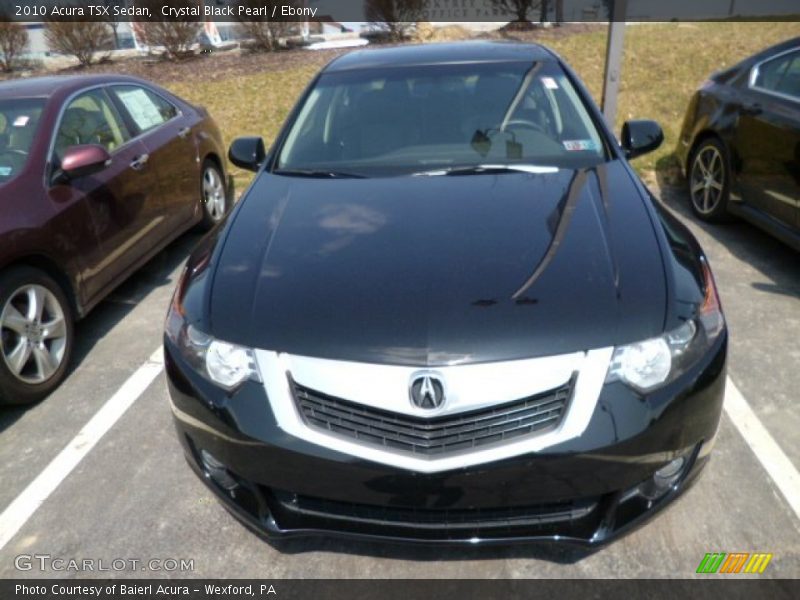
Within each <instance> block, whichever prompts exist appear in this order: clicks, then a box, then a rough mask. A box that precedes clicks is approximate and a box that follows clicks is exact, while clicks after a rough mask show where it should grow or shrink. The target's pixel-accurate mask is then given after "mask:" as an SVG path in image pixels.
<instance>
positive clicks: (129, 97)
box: [112, 85, 178, 133]
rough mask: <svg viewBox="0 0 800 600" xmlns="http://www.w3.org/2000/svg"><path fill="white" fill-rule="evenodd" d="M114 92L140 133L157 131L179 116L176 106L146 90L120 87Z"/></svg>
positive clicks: (134, 87) (113, 89) (130, 86)
mask: <svg viewBox="0 0 800 600" xmlns="http://www.w3.org/2000/svg"><path fill="white" fill-rule="evenodd" d="M112 91H113V92H114V95H115V96H116V97H117V98H118V99H119V101H120V102H121V103H122V105H123V106H124V107H125V110H127V111H128V114H129V115H130V117H131V120H132V121H133V123H134V124H135V125H136V128H137V129H138V130H139V133H144V132H145V131H149V130H151V129H155V128H156V127H158V126H159V125H162V124H163V123H166V122H167V121H169V120H171V119H174V118H175V117H176V116H177V115H178V109H177V108H176V107H175V105H173V104H172V103H170V102H167V101H166V100H165V99H164V98H162V97H161V96H159V95H158V94H155V93H153V92H151V91H150V90H148V89H146V88H143V87H139V86H136V85H118V86H114V87H113V88H112Z"/></svg>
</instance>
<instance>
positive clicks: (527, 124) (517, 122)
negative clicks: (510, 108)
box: [506, 119, 547, 135]
mask: <svg viewBox="0 0 800 600" xmlns="http://www.w3.org/2000/svg"><path fill="white" fill-rule="evenodd" d="M512 126H515V127H521V128H523V129H531V130H533V131H538V132H540V133H543V134H545V135H547V132H546V131H545V130H544V127H542V126H541V125H539V123H536V122H534V121H528V120H527V119H512V120H510V121H509V122H508V123H506V130H508V128H509V127H512Z"/></svg>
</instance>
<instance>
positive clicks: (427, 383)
mask: <svg viewBox="0 0 800 600" xmlns="http://www.w3.org/2000/svg"><path fill="white" fill-rule="evenodd" d="M409 394H410V396H411V404H413V405H414V406H416V407H418V408H427V409H433V408H439V407H440V406H442V404H444V384H443V383H442V380H441V379H439V378H438V377H437V376H436V375H432V374H430V373H421V374H420V373H418V374H415V375H413V376H412V377H411V386H410V388H409Z"/></svg>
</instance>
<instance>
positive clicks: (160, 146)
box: [111, 84, 200, 235]
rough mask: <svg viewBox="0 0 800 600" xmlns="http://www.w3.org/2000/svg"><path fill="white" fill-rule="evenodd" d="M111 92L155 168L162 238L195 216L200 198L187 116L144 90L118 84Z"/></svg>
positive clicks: (148, 89)
mask: <svg viewBox="0 0 800 600" xmlns="http://www.w3.org/2000/svg"><path fill="white" fill-rule="evenodd" d="M111 92H112V94H113V95H114V97H115V98H116V100H117V102H118V103H119V107H120V109H121V110H122V111H123V112H124V114H125V115H126V117H127V119H128V122H129V126H130V127H131V128H133V129H134V131H135V132H136V135H137V136H139V137H140V139H141V140H142V142H143V143H144V145H145V146H146V147H147V152H148V154H149V155H150V158H151V160H152V162H153V164H154V166H155V171H156V177H157V178H158V187H159V198H160V206H161V210H162V212H163V215H164V225H165V227H164V233H165V235H171V234H174V232H175V231H176V230H179V229H180V227H181V226H182V225H185V224H186V223H187V222H189V221H191V220H192V219H193V218H194V217H195V216H196V215H197V212H196V209H197V207H198V206H199V198H200V165H199V164H198V155H197V152H198V150H197V146H196V144H195V140H194V136H193V132H192V125H193V124H192V123H191V121H190V116H189V115H184V114H183V113H182V112H181V111H180V109H179V108H178V107H177V106H176V105H175V104H173V103H172V102H171V101H169V100H168V99H166V98H164V97H163V96H162V95H160V94H158V93H157V92H155V91H154V90H152V89H150V88H149V87H146V86H141V85H135V84H124V85H123V84H119V85H114V86H112V88H111Z"/></svg>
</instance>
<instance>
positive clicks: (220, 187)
mask: <svg viewBox="0 0 800 600" xmlns="http://www.w3.org/2000/svg"><path fill="white" fill-rule="evenodd" d="M200 190H201V194H202V196H201V198H202V201H203V221H202V224H201V227H202V228H203V229H211V228H212V227H214V225H216V224H217V223H219V222H220V221H222V219H224V218H225V215H226V214H228V196H227V189H226V186H225V179H224V178H223V176H222V172H221V171H220V168H219V167H218V166H217V165H216V163H214V162H213V161H211V160H206V161H205V162H204V163H203V175H202V178H201V180H200Z"/></svg>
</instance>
